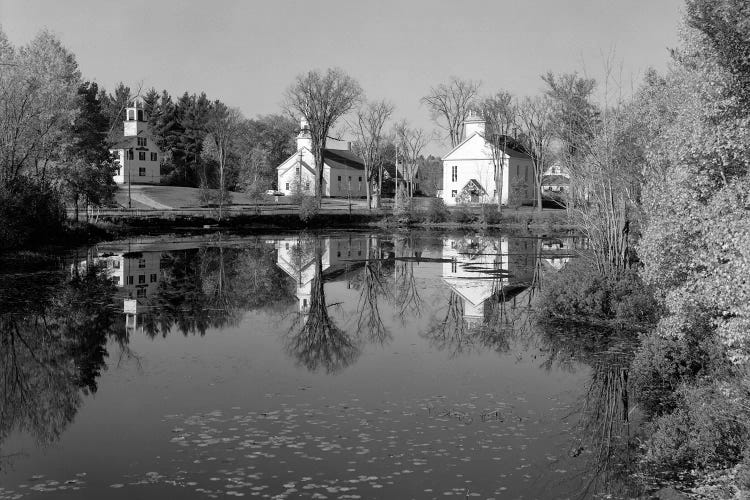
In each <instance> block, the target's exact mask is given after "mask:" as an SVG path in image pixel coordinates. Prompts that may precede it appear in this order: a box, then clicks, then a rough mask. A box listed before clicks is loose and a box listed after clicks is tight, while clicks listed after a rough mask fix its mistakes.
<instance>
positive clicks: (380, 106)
mask: <svg viewBox="0 0 750 500" xmlns="http://www.w3.org/2000/svg"><path fill="white" fill-rule="evenodd" d="M392 114H393V104H391V103H390V102H387V101H384V100H383V101H373V102H369V103H366V104H365V105H364V106H362V107H361V108H359V109H358V110H357V113H356V116H355V123H354V125H353V126H352V127H351V128H352V129H353V131H354V135H355V137H356V141H357V145H358V149H359V154H360V155H361V156H362V159H363V160H364V162H365V179H367V208H368V209H371V208H372V197H371V193H372V188H373V181H374V178H375V175H376V174H377V177H378V183H379V184H381V183H382V177H383V171H382V170H383V154H382V153H383V148H382V147H381V146H382V141H383V126H384V125H385V122H386V121H388V119H389V118H390V117H391V115H392ZM376 169H377V170H376ZM377 205H378V207H380V190H379V191H378V204H377Z"/></svg>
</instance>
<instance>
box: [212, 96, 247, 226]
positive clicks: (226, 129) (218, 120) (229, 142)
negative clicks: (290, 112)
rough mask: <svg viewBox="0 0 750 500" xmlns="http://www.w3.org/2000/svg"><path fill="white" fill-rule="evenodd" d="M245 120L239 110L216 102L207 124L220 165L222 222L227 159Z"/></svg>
mask: <svg viewBox="0 0 750 500" xmlns="http://www.w3.org/2000/svg"><path fill="white" fill-rule="evenodd" d="M243 119H244V118H243V117H242V112H240V110H239V109H237V108H228V107H227V106H226V105H225V104H223V103H222V102H220V101H216V103H214V106H213V109H212V110H211V113H210V115H209V118H208V122H207V123H206V130H208V135H209V138H210V141H207V142H210V143H211V145H212V146H213V148H211V149H212V150H213V151H212V152H213V154H214V156H215V159H216V163H217V164H218V165H219V220H221V217H222V209H223V206H224V202H225V201H226V198H227V196H226V181H225V173H226V167H227V157H228V155H229V153H230V151H231V149H232V147H233V145H234V142H235V140H236V139H237V134H238V132H239V130H240V125H241V124H242V121H243Z"/></svg>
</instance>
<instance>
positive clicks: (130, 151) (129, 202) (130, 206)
mask: <svg viewBox="0 0 750 500" xmlns="http://www.w3.org/2000/svg"><path fill="white" fill-rule="evenodd" d="M128 152H129V153H132V152H133V148H130V150H129V151H128ZM134 157H135V156H134ZM125 161H126V162H127V161H129V160H127V153H126V154H125ZM131 166H132V165H130V163H128V209H131V208H133V203H132V201H131V198H130V168H131Z"/></svg>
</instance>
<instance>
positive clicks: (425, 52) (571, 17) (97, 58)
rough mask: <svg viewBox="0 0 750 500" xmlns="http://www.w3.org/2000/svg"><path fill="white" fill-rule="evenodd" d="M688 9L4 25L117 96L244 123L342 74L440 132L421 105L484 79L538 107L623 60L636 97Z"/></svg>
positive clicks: (532, 4) (525, 5)
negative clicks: (167, 98)
mask: <svg viewBox="0 0 750 500" xmlns="http://www.w3.org/2000/svg"><path fill="white" fill-rule="evenodd" d="M681 10H682V0H515V1H511V0H483V1H470V0H467V1H464V2H458V1H450V2H449V1H441V0H398V1H391V0H386V1H383V0H374V1H370V2H362V1H355V0H348V1H347V0H316V1H294V2H292V1H284V0H269V1H264V2H261V1H249V0H247V1H239V0H237V1H222V0H213V1H193V0H180V1H176V0H175V1H165V0H158V1H155V0H128V1H104V0H65V1H61V0H47V1H41V0H0V24H1V25H2V29H3V30H4V31H5V32H6V34H7V35H8V37H9V38H10V40H11V42H13V43H14V44H16V45H21V44H25V43H27V42H28V41H29V40H30V39H31V38H32V37H33V36H34V35H35V33H37V32H38V31H39V30H40V29H41V28H44V27H46V28H48V29H50V30H52V31H53V32H55V33H56V34H57V35H58V36H59V37H60V38H61V39H62V41H63V43H64V44H65V45H66V46H67V47H68V48H69V49H70V50H72V51H73V52H74V53H75V55H76V57H77V60H78V64H79V66H80V68H81V72H82V73H83V75H84V78H86V79H90V80H94V81H96V82H98V83H99V84H100V85H102V86H104V87H105V88H107V89H111V88H112V87H113V86H114V85H116V84H117V83H118V82H120V81H123V82H125V83H126V84H129V85H131V87H132V86H135V85H137V84H138V83H139V82H142V83H143V85H144V86H145V88H149V87H152V86H153V87H156V89H157V90H161V89H167V90H168V91H169V92H170V93H171V94H172V95H173V96H175V95H179V94H181V93H182V92H184V91H188V92H190V93H193V92H200V91H205V92H206V94H208V96H209V98H212V99H217V98H218V99H221V100H222V101H224V102H225V103H227V104H228V105H230V106H237V107H239V108H240V109H241V110H242V111H243V112H244V114H245V115H246V116H248V117H253V116H255V115H258V114H268V113H277V112H279V111H280V103H281V99H282V93H283V91H284V89H285V88H286V87H287V86H289V84H290V83H291V82H292V80H293V79H294V77H295V76H296V75H297V74H299V73H302V72H304V71H307V70H309V69H314V68H320V69H325V68H327V67H332V66H338V67H341V68H343V69H344V70H345V71H346V72H347V73H349V74H350V75H351V76H353V77H354V78H356V79H357V80H358V81H359V82H360V84H361V85H362V87H363V89H364V90H365V93H366V94H367V97H368V98H371V99H381V98H386V99H389V100H391V101H392V102H393V103H394V104H395V105H396V117H397V118H407V119H409V120H410V121H411V122H412V123H413V124H414V125H417V126H421V127H423V128H425V129H427V130H431V129H433V124H432V122H430V120H429V113H428V111H427V110H426V109H425V108H424V106H422V105H420V102H419V100H420V98H421V97H422V96H423V95H425V94H426V93H427V92H428V91H429V88H430V86H432V85H435V84H437V83H440V82H442V81H445V80H447V79H448V77H449V76H451V75H456V76H459V77H461V78H465V79H473V80H480V81H481V82H482V91H483V93H484V94H489V93H493V92H495V91H497V90H500V89H503V90H508V91H511V92H513V93H514V94H516V95H533V94H536V93H538V92H540V90H541V89H542V81H541V79H540V75H541V74H543V73H545V72H546V71H548V70H551V71H553V72H572V71H576V70H577V71H579V72H585V73H586V74H588V75H589V76H593V77H596V78H601V75H602V68H603V60H604V59H605V58H606V55H607V54H609V53H611V52H614V54H615V60H616V61H617V66H618V68H620V67H621V71H620V69H618V73H620V72H621V74H622V76H623V77H622V79H623V80H624V85H625V87H626V90H628V89H629V88H630V87H631V83H633V84H637V82H638V81H639V80H640V77H641V76H642V74H643V72H644V71H645V69H647V68H648V67H655V68H656V69H658V70H663V69H665V68H666V65H667V62H668V50H667V49H668V48H670V47H674V46H675V45H676V44H677V29H678V23H679V19H680V12H681ZM446 149H447V148H445V146H443V145H441V144H433V145H432V146H431V147H430V152H435V153H438V154H439V153H443V152H445V151H446Z"/></svg>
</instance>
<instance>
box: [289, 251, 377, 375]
mask: <svg viewBox="0 0 750 500" xmlns="http://www.w3.org/2000/svg"><path fill="white" fill-rule="evenodd" d="M348 243H349V244H348V245H346V246H345V247H344V249H343V252H344V254H345V255H346V257H345V258H342V242H341V241H336V242H334V245H332V241H331V239H330V238H326V239H319V238H315V239H310V238H302V237H300V238H298V239H297V241H296V242H291V245H290V241H284V242H283V245H282V244H280V245H279V252H278V255H279V257H278V262H279V267H280V268H281V269H283V270H284V271H285V272H286V273H287V274H288V275H290V276H291V277H292V278H293V279H294V280H295V285H296V286H297V292H296V295H297V299H298V304H299V308H298V312H297V314H296V318H295V320H294V321H293V324H292V327H291V329H290V331H289V333H288V334H287V338H286V350H287V352H289V353H290V354H291V355H292V356H293V357H294V358H295V359H296V360H297V362H298V363H299V364H301V365H302V366H304V367H305V368H307V369H308V370H310V371H313V372H314V371H316V370H318V369H320V368H322V369H324V370H325V371H326V372H327V373H336V372H338V371H340V370H342V369H343V368H346V367H347V366H349V365H350V364H351V363H353V362H354V360H356V358H357V357H358V356H359V353H360V349H359V346H358V345H357V342H356V341H355V340H354V339H353V338H352V337H351V336H350V335H349V334H347V333H346V332H345V331H343V330H342V329H341V328H339V327H338V326H337V325H336V323H335V322H334V320H333V318H332V317H331V315H330V314H329V311H328V309H329V307H330V305H329V304H328V302H327V301H326V295H325V287H324V283H325V275H324V272H326V273H327V274H328V276H329V277H331V278H335V277H338V276H339V275H340V273H341V271H342V270H343V271H345V272H346V271H348V270H349V269H348V265H347V264H345V263H346V262H348V261H347V260H346V259H348V258H350V256H351V254H352V251H353V248H352V245H351V241H349V242H348ZM356 247H357V248H356V250H354V251H356V252H358V256H361V255H362V240H358V241H357V243H356ZM334 249H335V254H334V253H333V251H332V250H334ZM324 262H325V263H324Z"/></svg>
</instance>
